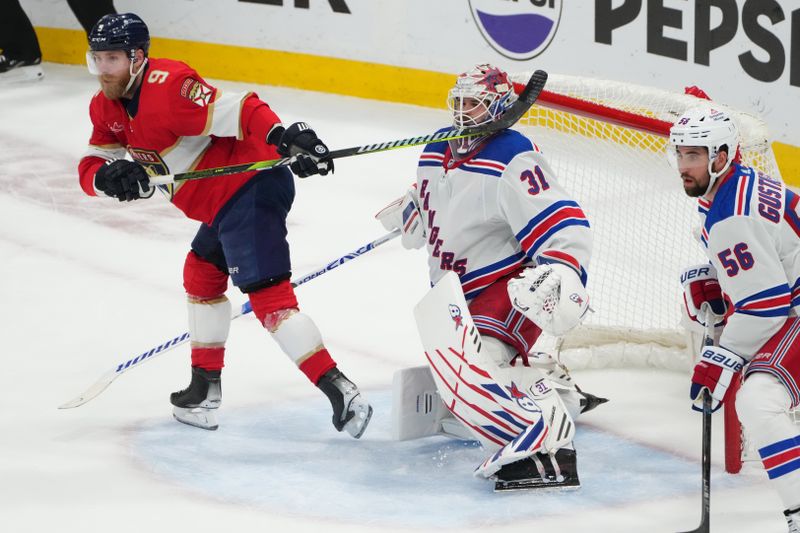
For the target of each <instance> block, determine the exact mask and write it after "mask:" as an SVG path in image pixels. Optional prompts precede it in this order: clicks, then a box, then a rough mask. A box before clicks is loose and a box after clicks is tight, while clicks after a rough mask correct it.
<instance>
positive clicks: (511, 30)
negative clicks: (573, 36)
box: [469, 0, 562, 61]
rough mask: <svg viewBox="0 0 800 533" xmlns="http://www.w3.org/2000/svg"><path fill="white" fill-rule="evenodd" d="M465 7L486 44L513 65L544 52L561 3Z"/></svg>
mask: <svg viewBox="0 0 800 533" xmlns="http://www.w3.org/2000/svg"><path fill="white" fill-rule="evenodd" d="M469 4H470V8H471V10H472V18H473V19H474V20H475V25H476V26H478V29H479V30H480V31H481V33H482V34H483V38H484V39H486V42H487V43H489V45H490V46H491V47H492V48H494V49H495V50H497V52H499V53H500V54H502V55H503V56H505V57H507V58H509V59H515V60H517V61H526V60H528V59H531V58H534V57H536V56H538V55H539V54H541V53H542V52H544V51H545V49H546V48H547V47H548V46H549V45H550V43H551V42H552V41H553V37H555V34H556V31H557V30H558V24H559V22H560V21H561V7H562V0H529V1H522V2H516V1H515V2H498V1H497V0H469Z"/></svg>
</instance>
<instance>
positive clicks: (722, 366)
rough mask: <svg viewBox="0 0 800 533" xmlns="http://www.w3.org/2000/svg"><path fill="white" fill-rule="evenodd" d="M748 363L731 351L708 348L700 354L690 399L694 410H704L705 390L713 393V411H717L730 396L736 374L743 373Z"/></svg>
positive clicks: (690, 390)
mask: <svg viewBox="0 0 800 533" xmlns="http://www.w3.org/2000/svg"><path fill="white" fill-rule="evenodd" d="M745 363H746V361H745V360H744V359H743V358H742V357H739V356H738V355H736V354H735V353H733V352H732V351H730V350H726V349H725V348H721V347H719V346H706V347H704V348H703V349H702V351H701V352H700V362H699V363H697V364H696V365H695V367H694V374H693V375H692V386H691V388H690V389H689V397H690V398H691V399H692V409H694V410H695V411H702V410H703V396H702V394H701V392H702V391H703V389H708V391H709V392H710V393H711V411H712V412H713V411H716V410H717V409H719V406H720V405H722V402H724V401H725V399H726V397H727V394H728V387H729V386H730V384H731V380H732V379H733V376H734V374H736V373H737V372H741V371H742V369H743V368H744V365H745Z"/></svg>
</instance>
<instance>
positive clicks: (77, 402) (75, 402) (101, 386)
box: [58, 229, 400, 409]
mask: <svg viewBox="0 0 800 533" xmlns="http://www.w3.org/2000/svg"><path fill="white" fill-rule="evenodd" d="M399 235H400V230H399V229H396V230H394V231H391V232H389V233H387V234H386V235H383V236H382V237H379V238H377V239H375V240H374V241H372V242H369V243H367V244H365V245H364V246H362V247H361V248H358V249H356V250H353V251H352V252H350V253H349V254H345V255H343V256H341V257H339V258H337V259H334V260H333V261H331V262H330V263H328V264H327V265H325V266H324V267H321V268H319V269H317V270H315V271H314V272H310V273H308V274H306V275H305V276H303V277H302V278H300V279H297V280H295V281H292V287H297V286H299V285H302V284H304V283H308V282H309V281H311V280H312V279H314V278H317V277H319V276H321V275H323V274H325V273H326V272H330V271H331V270H333V269H334V268H336V267H338V266H340V265H343V264H344V263H347V262H348V261H352V260H353V259H356V258H357V257H360V256H362V255H364V254H365V253H367V252H369V251H370V250H373V249H375V248H377V247H378V246H380V245H381V244H383V243H385V242H388V241H390V240H392V239H394V238H395V237H397V236H399ZM252 311H253V308H252V307H251V306H250V302H249V301H247V302H245V303H243V304H242V306H241V308H240V309H238V310H237V311H236V312H235V313H234V314H233V315H232V316H231V320H235V319H237V318H239V317H240V316H242V315H246V314H248V313H250V312H252ZM188 340H189V332H185V333H182V334H180V335H178V336H176V337H174V338H172V339H167V340H166V341H164V342H163V343H161V344H159V345H157V346H154V347H153V348H151V349H150V350H146V351H144V352H143V353H141V354H139V355H136V356H135V357H131V358H129V359H126V360H124V361H122V362H120V363H119V364H118V365H116V366H115V367H114V368H112V369H110V370H108V372H106V373H105V374H103V375H102V376H100V378H99V379H98V380H97V381H95V382H94V383H93V384H92V386H91V387H89V388H88V389H86V390H85V391H84V392H82V393H81V394H79V395H77V396H76V397H75V398H73V399H71V400H70V401H68V402H66V403H64V404H62V405H59V406H58V408H59V409H72V408H73V407H80V406H81V405H83V404H85V403H86V402H88V401H89V400H91V399H93V398H95V397H97V396H98V395H99V394H100V393H101V392H103V391H104V390H106V388H107V387H108V386H109V385H111V383H112V382H113V381H114V380H115V379H117V378H118V377H119V376H120V375H121V374H122V373H123V372H127V371H128V370H130V369H131V368H134V367H136V366H139V365H141V364H142V363H143V362H145V361H150V360H151V359H154V358H155V357H156V356H158V355H161V354H163V353H165V352H168V351H170V350H171V349H173V348H175V347H176V346H180V345H181V344H184V343H186V342H187V341H188Z"/></svg>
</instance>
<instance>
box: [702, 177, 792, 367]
mask: <svg viewBox="0 0 800 533" xmlns="http://www.w3.org/2000/svg"><path fill="white" fill-rule="evenodd" d="M798 200H800V197H798V195H797V194H795V193H794V192H792V191H790V190H789V189H787V188H786V186H785V185H784V184H783V183H781V182H779V181H775V180H773V179H772V178H770V177H769V176H766V175H765V174H763V173H761V172H757V171H755V170H754V169H752V168H749V167H744V166H740V165H736V164H734V165H733V167H732V169H731V171H730V172H729V173H728V174H727V175H726V176H725V178H724V179H723V180H722V182H721V183H720V186H719V188H718V189H717V193H716V194H715V195H714V199H713V201H712V202H711V203H709V202H708V201H707V200H705V199H704V198H700V199H699V200H698V210H699V212H700V216H701V219H702V220H701V221H702V229H701V235H700V240H701V242H702V243H703V245H704V246H705V250H706V254H707V255H708V259H709V261H710V262H711V264H712V265H714V267H715V268H716V269H717V275H718V276H719V282H720V286H721V287H722V290H723V292H724V293H725V294H727V295H728V297H729V298H730V299H731V301H732V302H733V306H734V312H733V314H732V315H731V316H730V317H729V318H728V324H727V326H726V327H725V329H724V330H723V332H722V336H721V338H720V341H719V344H720V345H721V346H723V347H724V348H727V349H728V350H731V351H733V352H735V353H737V354H739V355H740V356H742V357H744V358H745V359H747V360H750V359H752V358H753V356H754V355H756V351H757V350H758V349H759V348H760V347H761V346H763V345H764V344H765V343H766V342H767V341H768V340H769V339H770V338H771V337H772V336H773V335H774V334H775V333H776V332H777V331H778V329H780V327H781V326H782V325H783V323H784V322H785V321H786V318H787V317H788V316H797V314H798V310H800V216H798Z"/></svg>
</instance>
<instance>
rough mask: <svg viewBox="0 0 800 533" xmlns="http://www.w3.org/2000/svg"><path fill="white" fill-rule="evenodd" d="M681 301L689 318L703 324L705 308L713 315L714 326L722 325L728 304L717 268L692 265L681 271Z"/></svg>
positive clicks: (706, 264) (707, 265)
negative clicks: (709, 309)
mask: <svg viewBox="0 0 800 533" xmlns="http://www.w3.org/2000/svg"><path fill="white" fill-rule="evenodd" d="M681 284H682V285H683V302H684V304H685V306H684V307H685V311H686V314H687V316H688V317H689V319H690V320H692V321H694V322H697V323H698V324H700V325H703V326H705V325H706V324H705V316H706V312H705V311H706V308H709V307H710V308H711V311H713V313H714V315H715V317H714V318H715V320H716V321H715V323H714V326H715V327H719V326H722V325H724V323H725V314H726V312H727V310H728V305H727V303H726V302H725V297H724V296H723V295H722V289H721V288H720V286H719V281H718V278H717V270H716V269H715V268H714V267H713V266H712V265H710V264H708V263H705V264H702V265H694V266H690V267H687V268H685V269H683V272H681Z"/></svg>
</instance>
